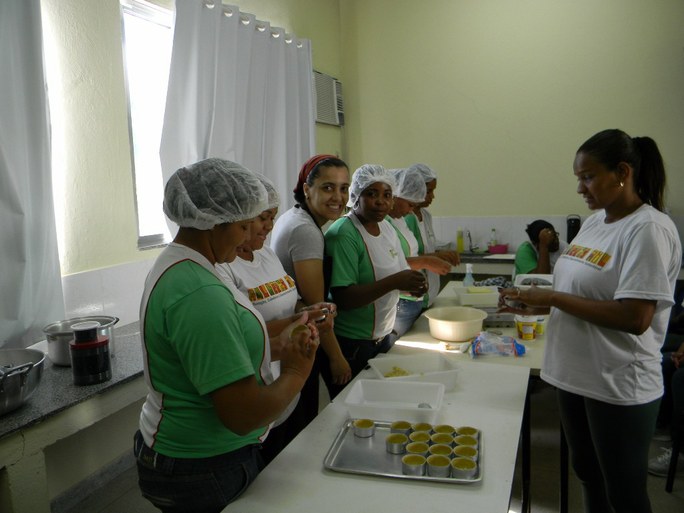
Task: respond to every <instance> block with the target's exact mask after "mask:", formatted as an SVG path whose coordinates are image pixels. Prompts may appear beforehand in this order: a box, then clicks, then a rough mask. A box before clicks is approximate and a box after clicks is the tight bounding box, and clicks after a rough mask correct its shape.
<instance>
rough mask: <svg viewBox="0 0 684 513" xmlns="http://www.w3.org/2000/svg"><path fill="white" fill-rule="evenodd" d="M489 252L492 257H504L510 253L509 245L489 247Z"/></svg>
mask: <svg viewBox="0 0 684 513" xmlns="http://www.w3.org/2000/svg"><path fill="white" fill-rule="evenodd" d="M487 251H489V252H490V253H491V254H492V255H503V254H505V253H508V244H495V245H494V246H488V247H487Z"/></svg>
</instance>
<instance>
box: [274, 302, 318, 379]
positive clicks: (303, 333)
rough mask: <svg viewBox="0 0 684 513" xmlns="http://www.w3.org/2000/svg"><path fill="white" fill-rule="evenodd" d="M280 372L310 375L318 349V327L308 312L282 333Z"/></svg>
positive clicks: (280, 339)
mask: <svg viewBox="0 0 684 513" xmlns="http://www.w3.org/2000/svg"><path fill="white" fill-rule="evenodd" d="M278 338H279V342H280V346H281V350H280V373H281V375H282V374H285V373H289V374H295V375H298V376H301V377H302V378H303V379H305V380H306V378H307V377H308V376H309V373H311V368H312V366H313V362H314V357H315V356H316V349H318V344H319V338H318V329H317V328H316V326H315V324H314V323H313V322H310V321H309V317H308V312H304V313H303V314H302V315H301V316H300V318H299V319H298V320H297V321H295V322H293V323H292V324H290V326H288V327H287V328H285V329H284V330H283V332H282V333H281V334H280V336H279V337H278Z"/></svg>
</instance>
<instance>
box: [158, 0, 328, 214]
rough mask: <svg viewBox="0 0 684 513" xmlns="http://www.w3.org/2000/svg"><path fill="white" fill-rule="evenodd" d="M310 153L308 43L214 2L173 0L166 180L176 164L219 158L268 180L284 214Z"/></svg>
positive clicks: (165, 136) (164, 144)
mask: <svg viewBox="0 0 684 513" xmlns="http://www.w3.org/2000/svg"><path fill="white" fill-rule="evenodd" d="M314 150H315V131H314V96H313V84H312V64H311V46H310V42H309V41H307V40H301V39H296V38H294V37H291V36H290V35H288V34H285V32H284V31H283V30H282V29H280V28H277V27H271V26H270V25H269V24H268V23H267V22H263V21H259V20H257V19H256V18H255V17H254V16H253V15H251V14H246V13H241V12H240V11H239V9H238V8H237V7H234V6H230V5H221V3H220V0H215V1H211V2H209V1H201V0H188V1H182V2H176V22H175V30H174V41H173V52H172V57H171V68H170V73H169V86H168V93H167V101H166V112H165V115H164V128H163V131H162V141H161V148H160V157H161V163H162V172H163V175H164V183H166V181H167V180H168V178H169V176H170V175H171V174H172V173H173V172H174V171H175V170H176V169H178V168H179V167H181V166H184V165H187V164H191V163H193V162H196V161H197V160H201V159H203V158H207V157H221V158H225V159H228V160H232V161H235V162H238V163H240V164H242V165H244V166H246V167H247V168H248V169H251V170H252V171H258V172H260V173H263V174H264V175H266V176H267V177H268V178H270V179H271V180H273V182H274V183H275V185H276V187H277V188H278V191H279V192H280V195H281V207H280V211H281V212H282V211H284V210H285V209H287V208H289V207H290V206H292V204H293V198H292V188H293V186H294V183H295V181H296V177H297V172H298V170H299V167H300V166H301V164H302V163H303V162H304V161H305V160H306V159H308V158H309V157H310V156H311V155H313V153H314Z"/></svg>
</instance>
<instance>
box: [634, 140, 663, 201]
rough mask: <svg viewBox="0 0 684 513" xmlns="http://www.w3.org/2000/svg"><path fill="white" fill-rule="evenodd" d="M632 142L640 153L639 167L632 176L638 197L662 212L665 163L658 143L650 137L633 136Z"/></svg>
mask: <svg viewBox="0 0 684 513" xmlns="http://www.w3.org/2000/svg"><path fill="white" fill-rule="evenodd" d="M632 140H633V141H634V144H635V145H636V147H637V148H638V151H639V153H640V154H641V169H640V170H639V172H638V173H637V174H636V175H635V176H634V185H635V186H636V191H637V194H638V195H639V197H640V198H641V199H642V200H644V202H646V203H648V204H649V205H652V206H653V207H654V208H657V209H658V210H660V211H661V212H662V210H663V209H664V208H665V201H664V194H665V184H666V178H665V164H664V163H663V157H662V155H661V154H660V150H659V149H658V145H657V144H656V142H655V141H654V140H653V139H651V138H650V137H634V138H632Z"/></svg>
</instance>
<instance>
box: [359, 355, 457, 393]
mask: <svg viewBox="0 0 684 513" xmlns="http://www.w3.org/2000/svg"><path fill="white" fill-rule="evenodd" d="M368 365H370V367H371V369H373V372H374V373H375V375H376V376H377V377H378V378H380V379H386V380H388V381H423V382H427V383H441V384H443V385H444V389H445V390H447V391H449V390H453V388H454V387H455V386H456V378H457V376H458V366H457V364H456V362H454V361H452V360H450V359H449V358H446V357H445V356H443V355H441V354H439V353H434V354H430V353H428V354H416V355H406V356H385V357H380V358H372V359H370V360H368ZM397 369H401V370H403V371H405V372H408V374H407V375H397V376H392V375H391V374H394V373H396V372H395V371H396V370H397ZM388 374H390V376H388Z"/></svg>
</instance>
